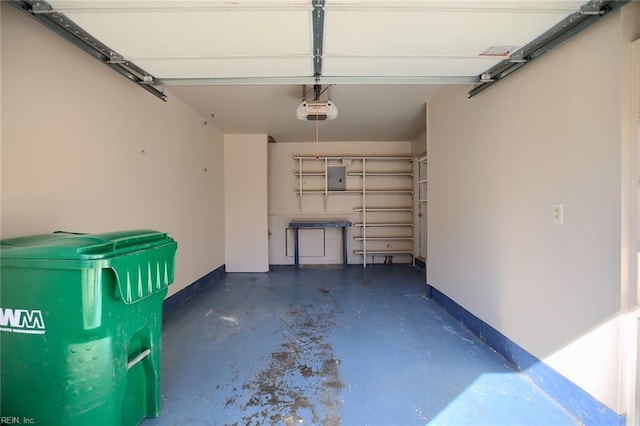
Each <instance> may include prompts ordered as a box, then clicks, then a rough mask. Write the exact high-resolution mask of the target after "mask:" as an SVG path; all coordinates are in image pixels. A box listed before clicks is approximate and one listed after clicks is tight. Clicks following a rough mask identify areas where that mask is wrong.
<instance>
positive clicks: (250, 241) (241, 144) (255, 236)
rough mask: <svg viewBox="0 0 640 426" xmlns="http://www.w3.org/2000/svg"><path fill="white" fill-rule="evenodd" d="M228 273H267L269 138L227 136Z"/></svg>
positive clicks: (263, 135)
mask: <svg viewBox="0 0 640 426" xmlns="http://www.w3.org/2000/svg"><path fill="white" fill-rule="evenodd" d="M224 164H225V171H224V184H225V212H226V214H225V217H226V218H227V221H226V225H225V241H226V249H225V264H226V270H227V272H267V271H268V270H269V245H268V232H269V231H268V227H267V135H266V134H253V135H247V134H227V135H225V136H224Z"/></svg>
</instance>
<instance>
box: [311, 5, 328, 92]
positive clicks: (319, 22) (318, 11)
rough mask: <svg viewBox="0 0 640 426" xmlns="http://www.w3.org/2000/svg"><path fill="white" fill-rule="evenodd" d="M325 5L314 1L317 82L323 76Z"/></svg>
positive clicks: (314, 60) (315, 73) (314, 43)
mask: <svg viewBox="0 0 640 426" xmlns="http://www.w3.org/2000/svg"><path fill="white" fill-rule="evenodd" d="M324 3H325V0H312V5H313V12H312V30H313V46H312V51H313V75H314V77H315V78H316V81H318V80H319V79H320V76H321V75H322V55H323V45H324Z"/></svg>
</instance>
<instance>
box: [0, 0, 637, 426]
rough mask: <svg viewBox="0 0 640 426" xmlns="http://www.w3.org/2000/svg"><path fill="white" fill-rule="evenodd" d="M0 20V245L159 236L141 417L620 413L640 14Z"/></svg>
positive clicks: (254, 8)
mask: <svg viewBox="0 0 640 426" xmlns="http://www.w3.org/2000/svg"><path fill="white" fill-rule="evenodd" d="M13 6H16V7H13ZM1 7H2V8H1V24H2V25H1V36H2V45H1V49H2V50H1V52H2V64H1V76H0V77H1V79H2V85H1V92H0V95H1V99H2V104H1V110H0V113H1V115H0V119H1V126H2V140H1V143H2V151H1V162H2V163H1V165H2V169H1V182H2V200H1V202H2V204H1V208H2V217H1V237H2V239H6V238H12V237H16V236H22V235H31V234H39V233H50V232H52V231H55V230H66V231H76V232H108V231H113V230H123V229H157V230H161V231H164V232H169V233H170V235H171V236H172V237H173V238H175V239H176V240H177V241H178V244H179V249H178V253H177V259H176V277H175V282H174V284H173V285H172V286H171V287H170V290H169V296H168V299H167V300H166V302H165V306H166V314H165V336H164V342H163V344H164V348H163V351H164V352H163V364H162V365H163V392H162V393H163V395H164V397H165V400H164V401H163V405H164V408H163V414H161V415H160V416H159V417H158V418H157V419H147V420H145V421H144V422H143V424H264V423H270V424H293V423H296V422H303V423H312V424H319V423H322V424H340V423H343V424H391V423H395V424H414V423H415V424H425V423H427V424H429V423H431V424H455V423H461V424H470V423H474V422H477V423H484V424H496V422H503V423H509V424H514V423H515V424H518V423H520V424H540V423H541V422H542V423H545V424H552V423H554V424H580V422H581V423H583V424H628V425H638V424H639V422H640V402H639V397H638V396H639V395H640V389H639V386H640V385H639V383H640V380H639V377H640V369H639V368H638V365H639V350H638V345H639V341H640V339H639V338H638V333H639V331H638V330H639V328H638V318H639V314H638V312H639V311H638V306H639V305H638V301H639V296H638V295H639V286H638V284H637V278H638V273H637V269H638V260H637V247H638V241H639V240H640V238H638V195H637V188H638V187H637V185H638V182H639V177H640V172H639V167H638V164H639V162H638V157H637V152H638V142H639V140H638V134H639V131H638V126H639V124H640V106H639V104H640V65H639V64H640V53H639V52H640V47H639V46H640V45H639V43H638V42H636V40H638V39H640V3H639V2H636V1H632V2H606V1H591V2H588V3H585V2H583V1H499V2H484V1H479V2H437V1H435V2H434V1H418V0H415V1H398V2H395V1H393V2H392V1H382V0H381V1H370V2H366V3H363V2H354V1H340V0H336V1H329V0H327V1H322V0H312V1H297V0H289V1H285V0H281V1H247V2H224V1H189V2H169V1H132V2H107V1H105V2H103V1H95V2H78V1H50V2H48V3H46V2H36V1H12V2H7V1H5V2H2V5H1ZM25 11H26V12H27V13H23V12H25ZM34 17H35V18H36V19H33V18H34ZM578 17H580V19H579V20H580V22H586V21H583V19H589V20H593V22H589V23H590V24H591V25H588V26H587V24H586V23H584V24H575V23H573V24H571V25H574V24H575V25H576V27H571V25H569V24H568V22H573V20H575V19H578ZM61 19H63V20H62V21H61ZM64 19H68V20H70V22H73V23H75V24H77V26H78V28H81V29H82V30H83V31H86V33H87V35H90V36H91V37H92V38H91V40H95V43H98V42H99V43H101V44H100V45H99V46H98V48H97V50H95V51H96V52H100V53H95V54H92V55H87V52H86V51H83V49H85V48H81V49H79V48H78V46H77V44H79V43H69V40H65V36H63V37H60V36H59V35H56V34H54V32H52V31H51V29H50V28H47V26H51V25H54V24H51V22H66V23H69V21H64ZM38 21H40V22H41V23H45V25H41V23H39V22H38ZM560 27H570V29H569V31H568V32H567V33H566V39H564V38H562V37H565V36H562V37H561V38H560V39H559V40H558V46H553V49H546V48H542V50H534V49H533V47H532V46H534V47H535V45H536V42H540V40H541V36H544V37H543V38H544V39H545V40H546V39H547V38H550V36H549V34H550V33H549V30H552V33H554V34H555V30H556V29H559V28H560ZM571 28H573V30H572V29H571ZM72 29H73V28H72ZM565 29H566V28H565ZM578 30H580V31H578ZM85 41H86V40H85ZM74 44H76V45H74ZM96 45H97V44H94V47H95V46H96ZM105 49H106V50H105ZM105 52H107V53H108V55H107V57H103V56H100V54H104V53H105ZM536 52H538V53H536ZM92 56H94V57H92ZM96 59H98V60H96ZM105 65H107V66H105ZM109 68H111V69H109ZM114 70H115V71H117V72H113V71H114ZM514 71H518V72H514ZM119 74H121V75H119ZM123 76H124V77H127V78H123ZM502 80H504V81H502ZM312 100H319V101H330V102H331V103H332V104H333V106H334V107H335V108H336V109H337V117H335V118H334V119H326V120H316V119H313V118H311V119H309V118H306V119H300V118H298V116H297V115H298V111H299V110H300V108H301V104H302V103H303V102H304V101H312ZM327 118H329V117H327ZM330 175H331V179H330V178H329V176H330ZM330 185H331V187H330ZM333 185H337V186H333ZM341 185H343V186H341ZM300 220H303V221H324V222H326V221H329V222H331V221H349V222H350V223H351V226H350V227H349V228H345V229H346V233H347V234H346V235H347V238H346V245H344V249H346V261H347V263H348V267H347V268H346V269H344V268H342V262H343V242H342V236H341V230H340V229H337V228H332V227H320V228H313V229H301V230H300V235H299V243H298V244H295V243H294V232H293V231H292V229H291V227H290V223H291V222H292V221H300ZM296 249H299V251H300V253H299V255H300V263H301V268H300V269H296V268H294V252H295V251H296ZM425 271H426V272H425ZM310 318H312V319H313V320H314V321H311V322H309V321H307V320H309V319H310ZM308 322H309V325H308V327H307V326H305V324H307V323H308ZM311 323H313V324H311ZM305 327H306V328H305ZM311 330H313V331H314V332H315V333H316V334H315V335H314V336H308V335H307V334H306V333H310V332H311ZM374 330H377V331H378V334H376V333H375V332H374ZM202 334H204V335H205V336H207V338H208V339H209V340H206V341H205V340H204V339H202V338H201V337H200V336H202ZM407 334H409V335H410V337H407ZM311 337H314V339H311ZM186 338H191V340H189V341H186V340H183V339H186ZM320 338H322V339H326V340H327V341H325V342H320V340H318V339H320ZM299 339H311V340H309V344H310V345H311V349H309V350H310V351H311V352H310V353H315V354H317V355H318V356H321V358H322V361H318V360H310V359H305V358H304V357H305V356H311V355H309V354H308V353H307V352H304V350H299V349H300V348H299V347H298V346H295V345H293V343H295V344H300V340H299ZM291 342H293V343H291ZM385 342H386V343H385ZM288 343H289V344H290V345H289V346H287V344H288ZM348 343H349V344H348ZM364 343H366V345H365V344H364ZM292 345H293V346H292ZM485 345H487V346H485ZM189 347H190V351H185V350H184V349H187V348H189ZM480 347H482V348H483V350H482V351H481V350H479V349H478V348H480ZM434 348H439V349H442V352H441V353H440V355H438V356H440V357H441V360H442V363H439V362H438V363H436V362H435V361H434V357H436V355H435V353H434V352H429V351H430V350H435V349H434ZM445 348H447V349H445ZM494 351H495V352H497V355H496V354H495V353H494ZM293 353H296V354H298V355H297V356H298V358H296V359H295V360H292V359H291V356H292V355H291V354H293ZM305 354H307V355H305ZM181 360H182V361H181ZM331 360H334V361H335V362H334V364H335V365H331V363H329V364H327V363H325V362H324V361H331ZM446 360H450V361H451V362H450V363H449V364H446V363H444V361H446ZM289 361H291V363H293V361H295V362H297V363H298V364H295V363H293V364H292V365H294V368H293V369H292V370H291V371H290V372H289V373H287V371H284V372H282V371H281V372H280V374H281V375H280V376H278V379H279V380H284V381H287V380H289V382H288V383H289V384H290V385H291V386H293V387H295V388H296V389H299V390H301V391H303V394H302V396H301V398H299V399H298V400H297V401H298V404H297V405H296V406H295V407H293V406H292V405H286V404H284V405H283V404H280V405H279V406H278V404H271V405H269V403H268V402H265V403H264V404H265V405H264V406H263V405H260V404H255V406H251V407H250V404H249V401H250V400H251V398H252V395H254V396H256V398H258V399H259V398H264V399H265V400H266V401H269V398H271V400H272V402H273V401H276V402H278V401H280V402H282V401H283V400H284V399H285V398H286V397H288V396H287V395H283V394H277V393H275V394H274V393H273V392H272V393H271V394H268V393H266V394H265V393H260V389H262V390H264V386H263V387H262V388H260V383H261V382H260V380H258V379H259V378H260V377H262V376H260V374H261V373H264V372H268V371H270V368H271V367H273V365H271V364H270V362H274V363H275V365H276V366H281V367H282V366H283V365H289V364H287V363H288V362H289ZM314 362H316V364H314ZM182 363H187V364H189V366H190V367H191V370H186V369H184V367H183V366H180V367H178V365H180V364H182ZM199 363H203V364H199ZM445 364H446V366H445ZM200 365H202V367H201V366H200ZM241 365H244V366H246V368H247V369H240V367H239V366H241ZM305 366H307V367H308V368H309V369H308V370H306V369H304V367H305ZM410 366H413V367H415V368H409V367H410ZM232 367H233V368H232ZM298 367H300V368H298ZM464 367H466V368H464ZM251 368H253V370H251ZM439 368H442V369H444V372H440V375H438V374H436V373H437V370H438V369H439ZM474 368H477V369H474ZM456 371H457V372H459V373H460V374H459V376H458V377H456ZM322 372H324V373H323V374H320V373H322ZM207 374H211V376H209V379H210V381H209V382H208V385H209V386H208V387H207V383H205V382H206V381H202V382H199V381H198V378H199V377H202V376H204V377H207ZM287 374H288V375H287ZM305 376H307V377H305ZM187 377H189V378H190V379H191V380H190V381H186V378H187ZM336 378H339V380H337V379H336ZM333 379H336V380H333ZM481 379H482V380H485V381H482V380H481ZM265 380H266V379H265ZM331 380H333V382H331V383H333V384H334V385H335V386H334V387H333V388H327V386H326V385H325V386H323V383H325V384H326V382H327V381H331ZM476 380H478V381H476ZM256 383H258V384H256ZM262 383H264V381H263V382H262ZM402 383H408V385H407V386H406V387H404V388H403V386H402V385H401V384H402ZM447 384H450V385H451V386H450V387H449V388H447ZM507 384H509V385H510V386H507ZM243 385H246V386H245V388H244V389H243ZM349 385H351V387H349ZM483 386H485V387H483ZM234 387H235V388H234ZM505 387H507V388H508V391H506V390H505V394H507V395H509V396H508V397H507V396H504V395H503V394H502V393H501V392H502V391H503V390H504V389H506V388H505ZM270 389H271V388H270ZM447 389H448V390H447ZM243 390H245V391H246V392H243ZM271 390H272V391H273V389H271ZM483 390H485V391H486V395H487V396H486V399H482V398H479V397H478V394H479V393H482V392H481V391H483ZM439 391H442V392H440V393H439ZM251 392H254V393H253V394H252V393H251ZM305 392H306V393H305ZM447 392H449V393H447ZM416 395H418V396H416ZM438 395H439V396H438ZM474 395H475V399H474ZM527 398H529V399H530V401H528V403H526V402H523V400H524V401H527ZM254 402H255V400H254ZM189 404H191V405H189ZM538 404H539V405H538ZM294 405H295V404H294ZM269 407H270V408H269ZM274 407H275V408H274ZM277 407H280V408H278V409H277ZM283 407H284V408H283ZM292 407H293V408H296V409H295V410H293V408H292ZM182 410H184V411H182ZM265 410H266V414H265ZM278 410H280V411H278ZM465 410H466V411H465ZM483 410H485V411H483ZM185 412H188V413H185ZM481 413H484V414H486V417H483V416H482V415H481ZM187 414H188V415H189V416H190V417H188V418H187V417H184V416H186V415H187ZM456 416H458V417H456ZM492 416H493V417H492ZM510 416H513V417H510ZM536 416H538V417H536Z"/></svg>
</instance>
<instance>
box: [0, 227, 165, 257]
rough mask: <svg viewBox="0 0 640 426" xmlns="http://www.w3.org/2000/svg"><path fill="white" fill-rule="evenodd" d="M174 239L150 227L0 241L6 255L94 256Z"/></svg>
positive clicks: (53, 234)
mask: <svg viewBox="0 0 640 426" xmlns="http://www.w3.org/2000/svg"><path fill="white" fill-rule="evenodd" d="M172 241H173V239H171V238H170V237H168V236H167V234H166V233H163V232H158V231H153V230H149V229H139V230H132V231H120V232H108V233H103V234H80V233H72V232H61V231H57V232H54V233H52V234H44V235H33V236H28V237H19V238H12V239H8V240H3V241H0V257H1V258H4V259H51V260H54V259H65V260H92V259H105V258H110V257H113V256H118V255H121V254H124V253H128V252H131V251H138V250H144V249H148V248H151V247H153V246H157V245H160V244H165V243H167V242H172Z"/></svg>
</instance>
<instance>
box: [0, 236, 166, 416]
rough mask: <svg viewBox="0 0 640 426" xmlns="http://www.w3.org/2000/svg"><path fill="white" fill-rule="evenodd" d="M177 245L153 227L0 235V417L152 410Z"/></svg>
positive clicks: (157, 407)
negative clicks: (0, 238) (164, 304)
mask: <svg viewBox="0 0 640 426" xmlns="http://www.w3.org/2000/svg"><path fill="white" fill-rule="evenodd" d="M176 248H177V244H176V242H175V241H174V240H173V239H172V238H170V237H168V236H167V234H165V233H161V232H157V231H151V230H136V231H126V232H113V233H105V234H72V233H61V232H57V233H53V234H47V235H37V236H30V237H22V238H14V239H8V240H3V241H0V383H1V384H0V392H1V393H0V417H1V420H2V422H1V423H2V424H5V423H6V424H11V423H15V424H35V425H43V426H55V425H92V426H93V425H136V424H138V423H139V422H140V421H141V420H142V419H143V418H144V417H155V416H157V415H158V414H159V412H160V352H161V350H160V334H161V329H162V302H163V300H164V297H165V295H166V293H167V287H168V286H169V284H171V283H172V282H173V277H174V265H175V253H176Z"/></svg>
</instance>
